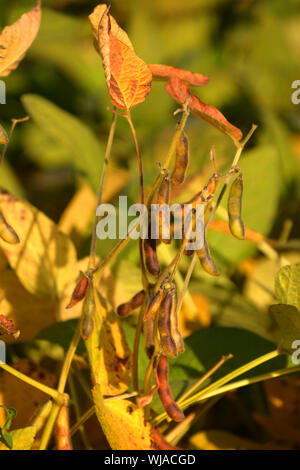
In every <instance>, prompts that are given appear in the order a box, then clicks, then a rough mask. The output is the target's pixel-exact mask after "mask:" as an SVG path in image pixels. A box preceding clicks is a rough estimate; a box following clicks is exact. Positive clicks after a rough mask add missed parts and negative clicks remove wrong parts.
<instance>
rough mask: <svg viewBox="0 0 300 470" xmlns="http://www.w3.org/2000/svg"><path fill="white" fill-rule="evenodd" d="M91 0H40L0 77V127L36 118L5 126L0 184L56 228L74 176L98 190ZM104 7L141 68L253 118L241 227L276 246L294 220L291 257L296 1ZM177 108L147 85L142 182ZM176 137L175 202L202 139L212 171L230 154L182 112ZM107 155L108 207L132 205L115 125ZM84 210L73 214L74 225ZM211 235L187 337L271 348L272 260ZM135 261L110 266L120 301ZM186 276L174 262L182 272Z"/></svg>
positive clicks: (234, 115) (8, 5) (134, 176)
mask: <svg viewBox="0 0 300 470" xmlns="http://www.w3.org/2000/svg"><path fill="white" fill-rule="evenodd" d="M97 3H98V2H93V1H82V0H44V1H43V17H42V25H41V29H40V32H39V35H38V37H37V39H36V40H35V42H34V44H33V46H32V47H31V48H30V50H29V52H28V53H27V55H26V59H25V60H24V61H23V62H22V64H20V66H19V68H18V69H17V70H16V71H15V72H14V73H13V74H12V75H11V76H9V77H8V78H7V79H5V82H6V86H7V104H6V105H5V106H3V105H1V107H0V116H1V123H2V124H3V125H4V127H5V128H6V129H8V127H9V121H10V119H11V118H12V117H14V118H19V117H23V116H24V115H26V114H28V113H29V114H31V115H32V116H33V117H35V116H36V117H37V119H31V121H30V122H29V123H26V124H24V125H19V126H18V127H17V128H16V130H15V133H14V137H13V139H12V141H11V143H10V146H9V151H8V158H7V159H6V162H5V166H4V167H3V168H2V169H1V172H0V184H1V186H4V187H5V188H7V189H8V190H10V191H12V192H13V193H14V194H16V195H18V196H22V197H24V198H26V199H28V200H29V201H30V202H31V203H32V204H34V205H35V206H37V207H38V208H39V209H41V210H42V211H44V212H45V213H46V214H47V215H48V216H49V217H51V218H52V219H53V220H55V221H56V222H58V221H59V220H60V218H61V216H62V214H63V212H64V210H65V209H66V208H67V207H68V204H69V202H70V201H71V200H72V197H73V196H74V195H75V194H76V192H77V191H78V189H79V188H80V187H81V186H82V184H83V181H87V183H88V185H89V186H90V187H91V188H92V190H93V191H96V189H97V179H98V175H99V169H100V168H101V166H102V163H103V156H104V146H105V142H106V138H107V131H108V127H109V124H110V120H111V115H110V113H109V112H108V111H107V109H106V107H107V106H109V105H110V103H109V98H108V92H107V89H106V84H105V80H104V74H103V71H102V66H101V61H100V59H99V56H98V55H97V54H96V52H95V50H94V48H93V44H92V35H91V30H90V25H89V22H88V19H87V16H88V14H90V12H91V11H92V9H93V8H94V6H95V5H96V4H97ZM30 7H32V2H31V1H27V0H26V1H22V2H20V1H13V0H10V1H5V0H1V11H0V27H3V26H4V25H6V24H10V23H11V22H12V21H14V20H15V19H16V18H17V17H18V16H20V14H21V12H24V11H25V10H28V9H29V8H30ZM111 11H112V14H113V15H114V17H115V18H117V19H118V22H119V24H120V25H121V26H122V27H123V28H124V29H125V30H126V31H127V32H128V34H129V37H130V38H131V40H132V43H133V44H134V47H135V50H136V53H137V54H138V55H139V56H140V57H142V58H143V59H144V60H145V61H147V62H148V63H166V64H169V65H174V66H177V67H181V68H184V69H189V70H191V71H195V72H196V71H197V72H201V73H203V74H205V75H208V76H210V77H211V81H210V83H209V85H208V86H206V87H202V88H200V89H198V90H197V94H198V95H199V96H200V97H201V99H202V100H203V101H205V102H208V103H210V104H213V105H214V106H216V107H217V108H218V109H220V110H221V111H222V112H223V113H224V114H225V116H226V117H227V118H228V119H229V120H230V122H232V123H233V124H235V125H236V126H237V127H239V128H240V129H241V130H242V131H243V132H244V133H245V134H246V133H247V132H248V130H249V129H250V127H251V125H252V123H253V122H254V123H256V124H258V126H259V128H258V130H257V131H256V133H255V135H254V137H253V138H252V139H251V142H250V144H249V145H248V147H247V151H245V152H244V154H243V157H242V160H241V167H242V169H243V171H244V175H245V202H244V221H245V224H246V225H247V226H249V227H250V228H252V229H255V230H257V231H259V232H261V233H263V234H264V235H267V236H269V237H270V238H272V239H278V238H279V237H280V234H281V233H282V230H283V227H284V224H285V222H286V220H288V219H289V220H291V221H292V229H291V233H290V239H289V241H288V242H285V243H283V244H282V246H281V247H282V248H283V249H284V252H285V256H287V257H288V258H290V259H292V260H293V261H299V259H300V256H299V246H300V242H299V237H300V215H299V214H300V211H299V206H300V197H299V196H300V172H299V165H300V114H299V109H300V108H299V107H297V106H296V105H294V104H292V102H291V93H292V91H293V90H292V89H291V84H292V82H293V81H294V80H296V79H298V78H299V75H300V64H299V52H300V36H299V28H300V5H299V1H297V0H286V1H285V2H282V1H280V0H260V1H258V0H257V1H255V0H241V1H239V2H236V1H234V0H233V1H227V0H187V1H185V2H182V1H181V0H172V1H171V0H152V1H150V2H149V1H145V0H139V1H134V0H128V1H126V2H122V1H117V0H112V1H111ZM31 94H34V95H40V96H41V97H43V98H46V99H47V100H49V101H50V102H52V103H54V104H55V105H56V106H58V107H59V108H61V109H63V110H65V111H67V112H68V113H70V114H71V115H73V116H75V117H76V118H78V119H79V120H80V122H81V123H84V124H85V125H86V126H87V128H88V129H89V130H90V132H88V131H86V130H84V131H83V130H82V132H83V133H84V132H86V133H84V134H82V135H84V136H85V140H84V144H83V146H82V147H80V146H78V139H81V134H80V133H78V129H77V127H76V125H74V123H73V122H72V121H71V120H70V121H69V120H64V115H62V114H61V113H60V112H59V111H58V110H57V109H53V108H51V107H50V108H48V103H45V102H42V101H39V100H38V99H33V98H32V96H30V95H31ZM20 97H22V99H20ZM176 108H177V106H176V104H175V103H174V102H173V101H172V100H171V98H170V97H169V96H168V95H167V93H166V92H165V90H164V88H163V86H162V84H161V83H155V82H154V83H153V86H152V91H151V94H150V95H149V97H148V98H147V100H146V102H145V103H143V104H141V105H139V106H138V107H137V108H136V109H134V111H133V113H132V115H133V120H134V122H135V125H136V129H137V133H138V136H139V140H140V144H141V148H142V155H143V161H144V170H145V182H146V185H148V187H149V186H150V185H151V184H152V182H153V180H154V178H155V175H156V172H157V165H156V162H157V161H160V160H162V159H163V156H164V155H165V153H166V150H167V148H168V144H169V141H170V138H171V136H172V133H173V131H174V125H175V122H176V118H174V117H173V115H172V113H173V112H174V111H175V109H176ZM44 113H46V115H47V116H48V117H49V115H50V116H51V126H49V124H48V123H47V119H46V120H43V119H42V118H43V115H44ZM187 133H188V135H189V138H190V143H191V149H190V155H191V160H190V166H189V175H190V176H191V177H192V175H193V177H192V178H191V181H190V183H189V184H188V185H187V186H186V188H185V191H186V192H185V193H184V196H185V195H188V194H190V192H193V191H194V192H195V190H196V189H198V190H199V189H200V187H201V185H203V184H205V182H206V180H207V177H208V176H209V174H210V173H211V172H212V169H211V166H210V165H211V164H210V162H209V150H210V148H211V146H212V144H213V145H214V146H215V149H216V155H217V162H218V165H219V168H220V169H222V168H225V167H226V166H227V167H228V165H229V164H230V163H231V160H232V155H233V153H234V147H233V145H232V143H231V142H230V139H228V138H227V137H226V136H223V135H221V134H219V133H218V132H217V131H216V130H214V129H211V128H209V127H208V126H207V125H206V124H204V123H202V122H200V121H199V120H197V119H196V118H194V117H193V116H191V117H190V118H189V123H188V127H187ZM66 135H67V138H66V137H65V136H66ZM79 135H80V136H79ZM75 154H76V155H75ZM112 161H113V162H114V163H113V170H112V171H111V173H110V177H111V179H110V180H109V182H108V186H110V185H116V187H115V190H114V189H112V191H111V194H110V195H109V196H108V199H109V200H111V201H114V202H116V195H117V194H118V192H119V191H121V194H122V195H128V197H129V203H131V202H132V203H133V202H135V201H136V199H137V196H138V171H137V163H136V156H135V150H134V143H133V141H132V138H131V136H130V134H129V131H128V126H127V124H126V122H123V121H122V120H121V119H119V121H118V129H117V135H116V140H115V143H114V146H113V153H112ZM112 182H113V183H112ZM182 196H183V195H182V194H181V196H180V197H182ZM84 209H85V208H82V209H81V211H80V210H78V213H77V215H76V217H77V218H78V220H80V219H81V218H82V217H83V213H84ZM91 227H92V219H91V221H90V223H89V224H87V226H86V227H85V231H84V234H83V237H82V238H83V240H82V243H77V248H78V255H79V258H83V257H84V256H86V255H87V254H88V250H89V243H90V233H91ZM73 239H76V237H75V236H73ZM209 240H210V244H211V246H212V253H213V255H214V258H215V259H216V262H217V264H218V266H219V267H220V269H221V270H222V276H221V277H220V279H218V280H217V281H215V280H211V279H209V278H208V276H206V275H204V274H203V273H202V272H201V271H200V269H199V267H198V268H197V269H196V270H195V274H194V276H193V280H192V284H191V291H192V292H193V293H194V294H195V295H196V296H197V301H198V304H199V318H198V319H193V321H191V319H188V320H187V321H186V322H185V324H184V325H183V326H184V327H185V328H186V335H188V334H189V333H190V332H191V331H193V330H195V329H197V328H198V327H199V325H200V320H201V322H202V323H205V322H206V323H207V324H213V325H214V326H220V325H225V326H231V327H240V328H245V329H248V330H250V331H252V332H254V333H258V334H259V335H260V336H262V337H264V338H266V339H268V340H275V339H276V329H274V325H273V326H272V325H271V323H272V322H271V320H270V318H269V317H268V314H267V306H268V305H269V304H270V303H271V301H272V296H271V295H270V294H269V293H268V292H267V291H266V289H265V288H262V287H261V284H264V286H265V287H266V288H268V289H271V290H273V282H274V281H273V279H274V274H275V272H276V270H277V268H276V264H275V262H274V261H272V260H270V259H266V258H265V257H264V256H263V255H262V254H261V253H260V252H259V251H258V250H257V247H256V246H254V245H252V244H249V243H244V242H239V241H235V240H233V239H231V238H229V237H227V236H226V235H223V234H220V233H211V234H210V236H209ZM113 243H114V242H112V241H109V240H108V241H106V242H105V243H98V254H99V255H100V256H103V255H105V254H106V253H107V251H108V249H109V247H110V246H111V245H112V244H113ZM165 261H167V259H166V260H165ZM137 265H138V249H137V245H136V244H133V243H131V244H130V245H129V246H128V248H126V250H125V251H124V253H123V254H122V255H121V258H120V259H119V260H118V261H117V263H116V264H115V266H114V272H115V273H116V275H117V277H118V278H119V279H122V277H123V278H124V276H125V277H127V278H126V286H123V289H124V290H125V291H126V293H127V294H128V295H129V293H134V292H135V291H136V287H137V284H138V283H139V281H138V273H137V269H134V268H135V266H137ZM184 269H185V266H184V265H183V266H182V272H184ZM129 270H130V273H131V276H130V278H128V272H129ZM195 298H196V297H195ZM191 323H192V325H191ZM29 339H32V338H29ZM224 352H226V351H224ZM14 354H16V352H14ZM247 400H249V397H248V398H247ZM247 400H246V401H247ZM250 401H251V400H250ZM225 421H226V419H225Z"/></svg>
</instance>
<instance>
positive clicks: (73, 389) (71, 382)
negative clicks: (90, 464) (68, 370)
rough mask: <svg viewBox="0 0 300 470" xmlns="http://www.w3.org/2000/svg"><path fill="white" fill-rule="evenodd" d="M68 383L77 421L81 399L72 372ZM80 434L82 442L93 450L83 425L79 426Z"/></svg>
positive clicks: (87, 448) (88, 448)
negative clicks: (79, 399)
mask: <svg viewBox="0 0 300 470" xmlns="http://www.w3.org/2000/svg"><path fill="white" fill-rule="evenodd" d="M68 385H69V387H70V394H71V397H72V402H73V406H74V411H75V416H76V421H78V420H79V418H80V407H79V401H78V395H77V390H76V386H75V382H74V378H73V376H72V374H70V375H69V377H68ZM79 431H80V434H81V439H82V442H83V444H84V446H85V449H86V450H92V447H91V444H90V442H89V439H88V436H87V434H86V431H85V429H84V427H83V426H80V428H79Z"/></svg>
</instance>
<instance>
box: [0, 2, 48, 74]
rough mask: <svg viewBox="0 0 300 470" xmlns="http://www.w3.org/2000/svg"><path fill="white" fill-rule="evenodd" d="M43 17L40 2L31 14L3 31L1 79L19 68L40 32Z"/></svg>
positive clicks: (1, 36)
mask: <svg viewBox="0 0 300 470" xmlns="http://www.w3.org/2000/svg"><path fill="white" fill-rule="evenodd" d="M41 16H42V12H41V2H40V0H38V2H37V4H36V5H35V7H33V8H32V9H31V10H30V11H29V12H27V13H24V15H22V16H21V18H20V19H19V20H18V21H16V22H15V23H13V24H12V25H11V26H6V28H4V29H3V31H2V33H1V35H0V46H1V52H0V77H6V76H7V75H9V74H10V72H11V71H12V70H14V69H16V68H17V67H18V65H19V62H20V61H21V60H22V59H23V57H24V55H25V53H26V51H27V49H29V47H30V46H31V44H32V43H33V41H34V39H35V37H36V35H37V33H38V31H39V28H40V23H41Z"/></svg>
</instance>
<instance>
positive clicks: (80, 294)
mask: <svg viewBox="0 0 300 470" xmlns="http://www.w3.org/2000/svg"><path fill="white" fill-rule="evenodd" d="M88 285H89V280H88V278H87V277H86V276H83V278H81V279H80V281H79V282H78V283H77V285H76V287H75V289H74V290H73V294H72V297H71V300H70V302H69V303H68V305H67V306H66V308H72V307H74V305H76V304H77V303H78V302H80V300H82V299H83V298H84V296H85V294H86V290H87V288H88Z"/></svg>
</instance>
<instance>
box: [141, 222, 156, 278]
mask: <svg viewBox="0 0 300 470" xmlns="http://www.w3.org/2000/svg"><path fill="white" fill-rule="evenodd" d="M144 253H145V262H146V266H147V269H148V271H149V273H150V274H152V276H158V274H159V273H160V266H159V261H158V258H157V254H156V240H155V239H152V238H151V225H149V227H148V238H146V239H145V240H144Z"/></svg>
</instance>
